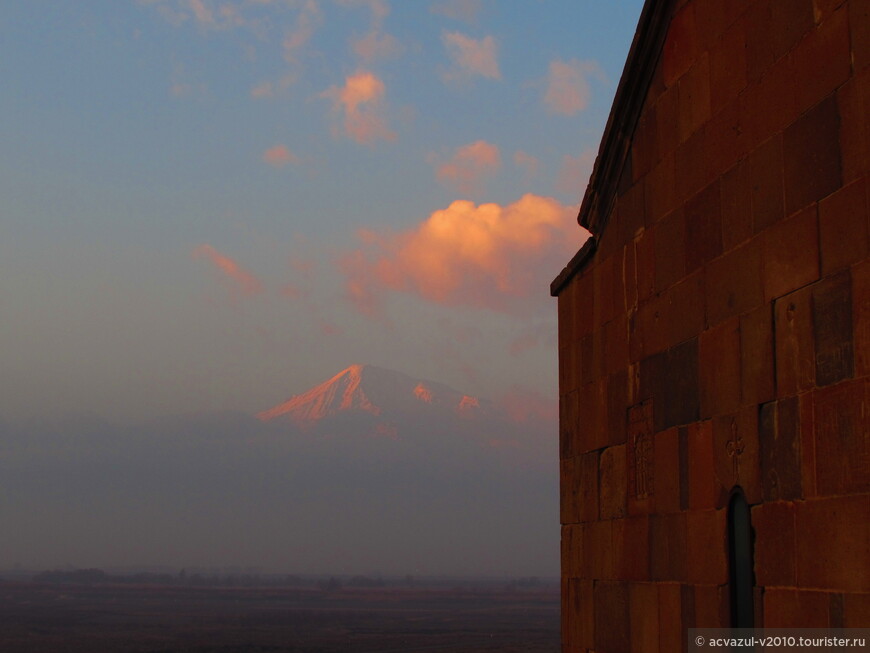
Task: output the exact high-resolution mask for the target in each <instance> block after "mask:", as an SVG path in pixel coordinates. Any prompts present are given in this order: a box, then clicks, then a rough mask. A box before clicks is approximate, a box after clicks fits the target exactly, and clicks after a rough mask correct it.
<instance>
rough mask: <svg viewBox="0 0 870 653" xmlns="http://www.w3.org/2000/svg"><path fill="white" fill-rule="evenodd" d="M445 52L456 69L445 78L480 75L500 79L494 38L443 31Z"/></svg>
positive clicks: (442, 38)
mask: <svg viewBox="0 0 870 653" xmlns="http://www.w3.org/2000/svg"><path fill="white" fill-rule="evenodd" d="M441 40H442V42H443V43H444V47H445V48H446V49H447V54H448V56H449V57H450V59H451V60H452V61H453V63H454V64H455V65H456V66H457V67H458V71H454V72H451V73H447V75H446V76H445V77H446V79H448V80H450V79H455V78H458V77H472V76H474V75H480V76H481V77H487V78H489V79H501V72H500V71H499V68H498V58H497V53H496V45H495V39H493V38H492V37H491V36H485V37H484V38H482V39H473V38H471V37H469V36H465V35H464V34H460V33H459V32H445V33H444V34H443V35H442V37H441Z"/></svg>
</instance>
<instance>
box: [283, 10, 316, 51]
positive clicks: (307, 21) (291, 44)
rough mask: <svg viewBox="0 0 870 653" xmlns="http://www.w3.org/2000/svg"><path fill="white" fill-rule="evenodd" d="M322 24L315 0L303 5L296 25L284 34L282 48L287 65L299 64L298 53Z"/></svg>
mask: <svg viewBox="0 0 870 653" xmlns="http://www.w3.org/2000/svg"><path fill="white" fill-rule="evenodd" d="M320 22H321V15H320V7H319V6H318V4H317V2H315V0H307V2H305V3H304V4H303V5H302V9H301V10H300V11H299V15H298V16H297V17H296V24H295V25H294V26H293V28H292V29H289V30H287V32H285V34H284V40H283V41H282V43H281V47H282V48H283V50H284V60H285V61H286V62H287V63H298V52H299V50H301V49H302V47H303V46H305V44H306V43H308V41H309V39H311V35H312V34H314V30H315V29H316V27H317V25H319V24H320Z"/></svg>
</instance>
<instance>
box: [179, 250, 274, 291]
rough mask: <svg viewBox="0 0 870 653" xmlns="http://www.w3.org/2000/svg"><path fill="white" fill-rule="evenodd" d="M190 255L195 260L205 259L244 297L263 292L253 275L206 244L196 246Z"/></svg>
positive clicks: (261, 285)
mask: <svg viewBox="0 0 870 653" xmlns="http://www.w3.org/2000/svg"><path fill="white" fill-rule="evenodd" d="M191 255H192V256H193V258H195V259H199V258H203V257H205V258H206V259H208V261H209V262H210V263H211V264H212V265H213V266H214V267H215V269H217V270H218V271H220V272H221V273H222V274H223V275H224V278H225V279H227V280H230V281H231V282H232V284H233V286H232V288H233V290H236V291H240V292H241V293H242V294H244V295H254V294H257V293H259V292H261V291H262V290H263V284H262V283H261V282H260V280H259V279H258V278H257V277H255V276H254V275H253V274H251V273H250V272H248V271H247V270H245V269H244V268H242V267H241V266H240V265H239V264H238V263H236V261H234V260H233V259H231V258H230V257H229V256H225V255H224V254H221V253H220V252H218V251H217V250H216V249H215V248H214V247H212V246H211V245H207V244H202V245H198V246H197V247H195V248H194V249H193V252H191Z"/></svg>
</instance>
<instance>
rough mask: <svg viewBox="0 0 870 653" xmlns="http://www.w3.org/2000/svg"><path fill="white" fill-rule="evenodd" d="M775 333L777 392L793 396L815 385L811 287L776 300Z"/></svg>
mask: <svg viewBox="0 0 870 653" xmlns="http://www.w3.org/2000/svg"><path fill="white" fill-rule="evenodd" d="M774 333H775V341H776V392H777V395H778V396H780V397H782V396H786V395H792V394H796V393H798V392H801V391H804V390H808V389H809V388H811V387H813V385H814V384H815V380H816V365H815V359H816V353H815V336H814V334H813V311H812V288H811V287H806V288H801V289H800V290H797V291H795V292H793V293H791V294H789V295H786V296H785V297H783V298H782V299H779V300H777V301H776V303H775V304H774Z"/></svg>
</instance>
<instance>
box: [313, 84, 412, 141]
mask: <svg viewBox="0 0 870 653" xmlns="http://www.w3.org/2000/svg"><path fill="white" fill-rule="evenodd" d="M384 93H385V87H384V83H383V82H382V81H381V80H380V79H378V77H376V76H375V75H374V74H372V73H370V72H365V71H362V72H359V73H356V74H355V75H351V76H349V77H347V78H346V79H345V84H344V86H341V87H338V86H333V87H331V88H329V89H328V90H326V91H324V92H323V93H322V94H321V95H322V97H325V98H329V99H330V100H332V104H333V108H334V109H335V110H336V111H339V112H342V113H343V114H344V131H345V133H346V134H347V135H348V136H349V137H350V138H352V139H353V140H355V141H356V142H357V143H362V144H370V143H373V142H374V141H376V140H378V139H384V140H394V139H395V138H396V134H395V133H394V132H392V131H390V130H389V129H388V128H387V126H386V123H385V121H384V118H383V116H382V108H383V97H384Z"/></svg>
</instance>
